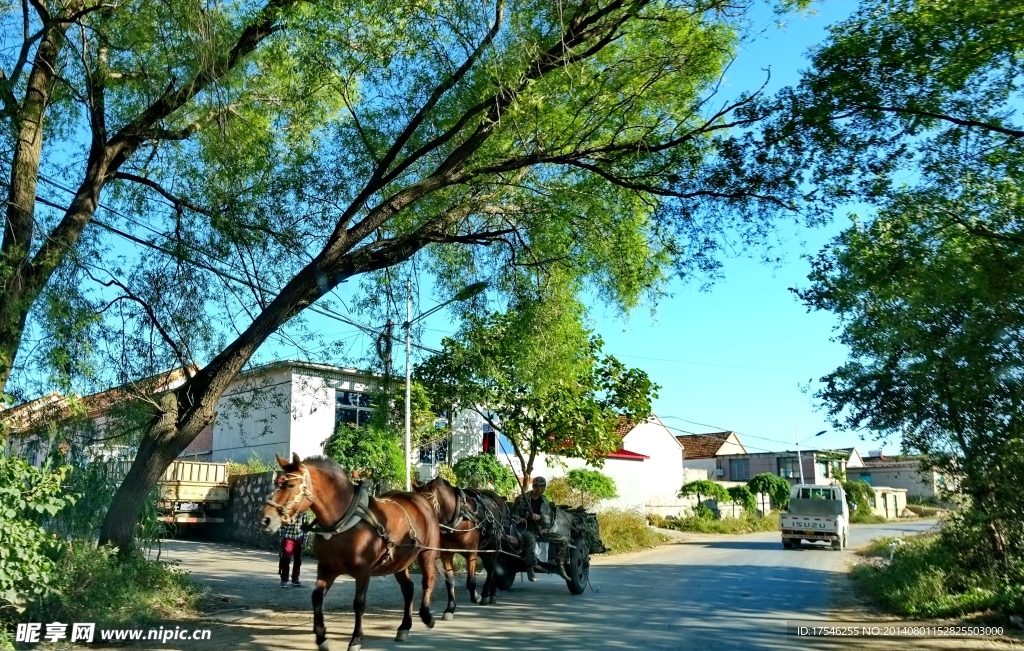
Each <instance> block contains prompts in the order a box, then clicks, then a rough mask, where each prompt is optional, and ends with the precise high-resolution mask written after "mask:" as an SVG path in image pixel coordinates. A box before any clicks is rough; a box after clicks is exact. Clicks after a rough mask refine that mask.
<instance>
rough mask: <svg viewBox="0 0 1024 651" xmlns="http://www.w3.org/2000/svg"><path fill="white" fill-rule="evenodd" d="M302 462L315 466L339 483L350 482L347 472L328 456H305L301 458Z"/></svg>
mask: <svg viewBox="0 0 1024 651" xmlns="http://www.w3.org/2000/svg"><path fill="white" fill-rule="evenodd" d="M302 463H304V464H305V465H307V466H312V467H314V468H316V469H317V470H319V471H320V472H323V473H325V474H327V475H329V476H331V478H332V479H335V480H337V481H338V482H340V483H345V482H350V480H349V477H348V473H347V472H345V469H344V468H342V467H341V464H340V463H338V462H337V461H335V460H334V459H332V458H330V457H324V456H315V457H307V458H305V459H303V460H302Z"/></svg>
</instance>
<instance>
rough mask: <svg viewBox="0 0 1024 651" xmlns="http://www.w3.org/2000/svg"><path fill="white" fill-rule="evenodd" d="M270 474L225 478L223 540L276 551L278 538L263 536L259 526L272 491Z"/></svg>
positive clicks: (272, 479) (271, 473) (272, 484)
mask: <svg viewBox="0 0 1024 651" xmlns="http://www.w3.org/2000/svg"><path fill="white" fill-rule="evenodd" d="M274 474H275V473H273V472H263V473H259V474H255V475H232V476H230V477H228V484H230V486H231V497H230V498H229V499H228V508H227V516H226V517H225V518H224V525H225V526H224V529H223V531H222V534H223V537H224V538H227V539H228V540H232V541H235V542H240V543H243V544H246V545H252V546H254V547H262V548H264V549H273V550H277V549H278V547H279V546H280V545H279V541H278V536H277V535H276V534H275V535H270V534H266V533H264V532H263V527H262V525H261V524H260V519H261V518H262V515H261V513H262V511H263V503H264V501H265V500H266V499H267V497H269V496H270V494H271V493H272V492H273V490H272V489H273V487H274Z"/></svg>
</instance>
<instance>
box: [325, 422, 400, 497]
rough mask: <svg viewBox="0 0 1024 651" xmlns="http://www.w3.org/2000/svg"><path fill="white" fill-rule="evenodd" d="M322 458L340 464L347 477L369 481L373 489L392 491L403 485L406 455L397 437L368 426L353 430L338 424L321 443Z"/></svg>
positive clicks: (385, 429)
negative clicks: (323, 455) (390, 489)
mask: <svg viewBox="0 0 1024 651" xmlns="http://www.w3.org/2000/svg"><path fill="white" fill-rule="evenodd" d="M323 448H324V454H325V455H326V456H328V457H330V458H332V459H334V460H335V461H337V462H338V463H340V464H341V466H342V467H343V468H345V470H347V471H348V472H349V474H358V475H359V476H361V477H371V478H372V479H373V483H374V485H375V486H379V487H380V488H382V489H387V488H395V487H398V486H401V485H403V484H404V483H405V472H406V469H405V455H404V454H403V452H402V446H401V445H400V444H399V438H398V436H397V435H396V434H395V433H394V432H393V431H391V430H389V429H387V428H385V427H380V426H378V425H377V424H375V423H370V425H368V426H366V427H354V426H352V425H351V424H350V423H338V426H337V428H335V430H334V433H333V434H331V435H330V436H329V437H327V439H326V440H325V441H324V442H323Z"/></svg>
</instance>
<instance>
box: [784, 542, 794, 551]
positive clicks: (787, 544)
mask: <svg viewBox="0 0 1024 651" xmlns="http://www.w3.org/2000/svg"><path fill="white" fill-rule="evenodd" d="M782 548H783V549H793V543H792V542H790V541H788V540H783V541H782Z"/></svg>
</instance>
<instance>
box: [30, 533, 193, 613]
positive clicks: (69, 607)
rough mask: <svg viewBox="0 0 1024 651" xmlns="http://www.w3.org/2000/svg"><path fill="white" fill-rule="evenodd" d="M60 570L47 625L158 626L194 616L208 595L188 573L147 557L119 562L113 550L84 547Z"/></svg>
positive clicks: (71, 554) (45, 607)
mask: <svg viewBox="0 0 1024 651" xmlns="http://www.w3.org/2000/svg"><path fill="white" fill-rule="evenodd" d="M59 567H60V580H59V591H60V592H59V595H57V596H55V597H54V598H52V599H49V600H48V601H46V602H45V603H43V604H41V612H40V613H39V616H40V617H41V618H43V619H42V621H62V622H66V621H79V622H96V623H100V622H102V623H106V624H121V625H124V624H145V623H151V622H157V621H162V620H166V619H167V618H170V617H185V616H189V615H192V614H194V613H195V609H196V606H197V603H198V601H199V599H200V597H201V596H202V594H203V589H202V588H201V587H200V586H199V584H197V583H195V582H194V581H192V580H191V579H190V578H189V576H188V573H187V572H184V571H183V570H179V569H178V568H176V567H174V566H173V565H169V564H167V563H163V562H158V561H151V560H146V559H145V558H143V556H142V554H141V553H139V554H132V555H129V556H127V557H126V558H124V559H118V558H117V555H116V554H115V553H114V552H113V551H112V550H111V549H110V548H108V547H101V548H97V547H93V546H92V545H89V544H87V543H79V544H78V545H76V546H75V547H74V548H72V549H70V550H69V551H68V552H67V554H66V555H65V556H64V558H63V559H62V560H61V561H60V566H59ZM36 621H39V620H36Z"/></svg>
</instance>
